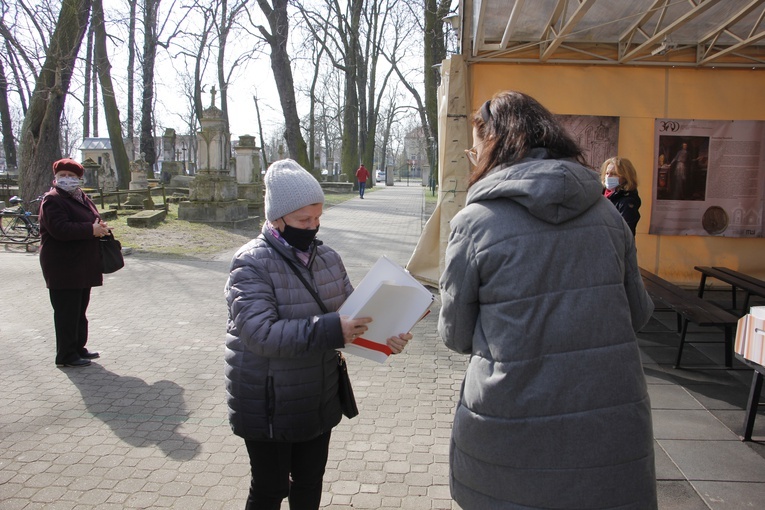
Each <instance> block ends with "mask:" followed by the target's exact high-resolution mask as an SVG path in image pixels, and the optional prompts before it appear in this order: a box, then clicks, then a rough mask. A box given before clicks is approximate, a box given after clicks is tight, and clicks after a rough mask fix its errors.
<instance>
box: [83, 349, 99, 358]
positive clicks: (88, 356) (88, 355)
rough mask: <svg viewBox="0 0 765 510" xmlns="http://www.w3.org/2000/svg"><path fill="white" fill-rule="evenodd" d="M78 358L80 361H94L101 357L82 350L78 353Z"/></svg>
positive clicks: (95, 353)
mask: <svg viewBox="0 0 765 510" xmlns="http://www.w3.org/2000/svg"><path fill="white" fill-rule="evenodd" d="M80 357H81V358H82V359H96V358H100V357H101V355H100V354H98V353H97V352H91V351H89V350H87V349H83V350H82V351H80Z"/></svg>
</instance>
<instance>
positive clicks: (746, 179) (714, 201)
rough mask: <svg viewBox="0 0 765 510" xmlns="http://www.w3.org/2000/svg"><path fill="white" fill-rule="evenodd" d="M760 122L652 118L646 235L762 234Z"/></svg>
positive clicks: (763, 138) (764, 173)
mask: <svg viewBox="0 0 765 510" xmlns="http://www.w3.org/2000/svg"><path fill="white" fill-rule="evenodd" d="M763 142H765V122H762V121H718V120H688V119H656V122H655V128H654V161H655V169H654V176H653V183H652V184H653V208H652V213H651V225H650V229H649V234H659V235H696V236H725V237H762V236H763V228H762V222H763V206H764V205H765V201H764V200H765V193H763V188H764V186H763V184H764V183H765V153H764V152H763Z"/></svg>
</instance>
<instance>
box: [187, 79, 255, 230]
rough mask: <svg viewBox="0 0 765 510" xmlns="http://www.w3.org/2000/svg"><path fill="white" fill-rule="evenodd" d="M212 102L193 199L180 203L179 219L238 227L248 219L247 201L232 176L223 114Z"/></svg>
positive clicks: (191, 187)
mask: <svg viewBox="0 0 765 510" xmlns="http://www.w3.org/2000/svg"><path fill="white" fill-rule="evenodd" d="M211 93H212V103H211V105H210V107H209V108H207V109H206V110H205V111H204V112H202V118H201V119H200V123H201V124H202V128H201V129H200V130H199V132H198V133H197V140H198V146H199V152H198V162H199V163H198V164H199V166H198V168H197V173H196V176H195V177H194V180H193V181H192V182H191V183H190V184H189V199H188V200H185V201H182V202H180V203H179V204H178V218H179V219H181V220H186V221H194V222H199V223H228V224H236V223H237V222H240V221H243V220H246V219H247V217H248V215H247V201H246V200H243V199H240V198H239V192H238V189H237V183H236V178H235V177H232V176H231V175H229V168H228V164H229V154H230V153H231V149H230V141H229V136H230V135H229V133H228V132H227V130H226V127H225V122H224V120H223V112H222V111H220V110H219V109H218V108H216V107H215V87H213V89H212V92H211Z"/></svg>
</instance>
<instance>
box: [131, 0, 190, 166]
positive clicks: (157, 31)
mask: <svg viewBox="0 0 765 510" xmlns="http://www.w3.org/2000/svg"><path fill="white" fill-rule="evenodd" d="M160 2H161V0H144V3H143V55H142V56H143V64H142V66H141V70H142V75H143V76H142V78H143V94H142V98H141V141H140V150H141V154H143V158H144V160H145V161H146V163H147V164H148V166H149V172H148V173H149V177H150V178H151V177H154V167H155V164H156V162H157V148H156V146H155V145H154V127H155V126H154V107H155V101H156V98H155V97H154V64H155V62H156V58H157V48H158V47H162V48H165V49H167V48H168V46H169V45H170V42H171V41H172V40H173V39H174V38H175V37H176V36H177V35H178V34H179V33H180V32H181V30H180V26H181V24H182V23H183V21H184V19H185V14H184V15H182V16H181V19H180V20H174V21H173V28H172V30H171V32H170V34H169V35H168V36H167V38H166V39H164V40H160V36H161V35H162V33H163V31H164V30H165V28H167V27H168V24H169V23H170V15H169V14H168V16H166V17H165V18H164V20H162V23H161V24H160V19H159V5H160ZM174 10H175V2H173V3H172V4H171V5H170V6H169V8H168V13H172V12H174ZM186 12H188V11H186Z"/></svg>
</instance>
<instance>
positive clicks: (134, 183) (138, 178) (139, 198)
mask: <svg viewBox="0 0 765 510" xmlns="http://www.w3.org/2000/svg"><path fill="white" fill-rule="evenodd" d="M144 156H145V154H144V153H141V158H140V159H136V160H135V161H132V162H131V163H130V186H129V187H128V189H129V190H130V191H141V190H146V193H128V196H127V200H125V203H124V204H122V205H123V207H125V209H154V202H153V201H152V199H151V193H149V179H148V177H147V172H146V160H145V159H143V158H144Z"/></svg>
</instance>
